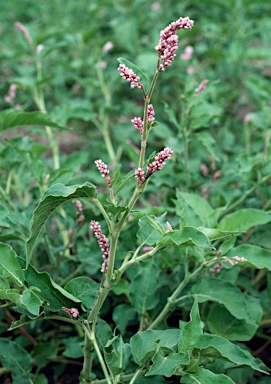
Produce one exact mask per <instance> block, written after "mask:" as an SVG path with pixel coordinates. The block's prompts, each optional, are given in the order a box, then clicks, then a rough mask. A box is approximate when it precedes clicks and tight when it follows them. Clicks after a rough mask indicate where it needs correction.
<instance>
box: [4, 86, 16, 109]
mask: <svg viewBox="0 0 271 384" xmlns="http://www.w3.org/2000/svg"><path fill="white" fill-rule="evenodd" d="M16 90H17V85H16V84H11V85H10V87H9V90H8V93H7V95H6V96H5V102H6V103H8V104H11V103H12V102H13V100H14V99H15V97H16Z"/></svg>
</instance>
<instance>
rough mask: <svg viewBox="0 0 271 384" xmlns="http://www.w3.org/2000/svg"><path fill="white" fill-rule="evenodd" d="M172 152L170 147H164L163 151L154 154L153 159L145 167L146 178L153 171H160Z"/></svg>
mask: <svg viewBox="0 0 271 384" xmlns="http://www.w3.org/2000/svg"><path fill="white" fill-rule="evenodd" d="M172 154H173V151H172V149H170V148H168V147H167V148H165V149H163V151H161V152H159V153H158V155H157V156H155V160H154V161H153V162H152V163H150V164H149V165H148V167H147V172H146V177H145V178H146V179H147V178H148V177H150V176H151V175H152V174H153V173H154V172H156V171H160V170H161V169H163V168H164V166H165V164H166V161H167V160H169V159H170V158H171V155H172Z"/></svg>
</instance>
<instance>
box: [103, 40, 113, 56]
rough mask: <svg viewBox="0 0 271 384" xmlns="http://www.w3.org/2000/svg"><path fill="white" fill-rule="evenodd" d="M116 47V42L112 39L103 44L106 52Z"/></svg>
mask: <svg viewBox="0 0 271 384" xmlns="http://www.w3.org/2000/svg"><path fill="white" fill-rule="evenodd" d="M113 47H114V44H113V43H112V41H108V42H107V43H105V45H104V46H103V49H102V51H103V52H104V53H106V52H108V51H110V49H112V48H113Z"/></svg>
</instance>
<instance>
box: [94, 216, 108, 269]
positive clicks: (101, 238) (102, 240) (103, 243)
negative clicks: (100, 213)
mask: <svg viewBox="0 0 271 384" xmlns="http://www.w3.org/2000/svg"><path fill="white" fill-rule="evenodd" d="M90 228H91V229H92V230H93V233H94V236H95V237H96V239H97V240H98V244H99V246H100V249H101V251H102V253H103V259H104V262H103V264H102V268H101V272H103V273H105V272H107V268H108V261H109V244H108V239H107V237H106V236H105V235H103V234H102V230H101V226H100V224H99V223H98V221H95V220H91V222H90Z"/></svg>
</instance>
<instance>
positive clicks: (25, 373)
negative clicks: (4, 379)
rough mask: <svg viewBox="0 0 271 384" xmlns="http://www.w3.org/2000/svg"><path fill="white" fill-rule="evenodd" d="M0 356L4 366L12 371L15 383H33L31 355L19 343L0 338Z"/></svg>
mask: <svg viewBox="0 0 271 384" xmlns="http://www.w3.org/2000/svg"><path fill="white" fill-rule="evenodd" d="M0 356H1V362H2V365H3V367H4V368H6V369H7V370H9V371H11V372H12V378H13V381H12V383H13V384H29V383H33V381H32V380H31V377H30V372H31V370H32V367H31V356H30V355H29V353H28V352H26V351H25V350H24V349H22V348H21V347H20V346H19V345H18V344H16V343H14V342H13V341H10V340H7V339H0Z"/></svg>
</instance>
